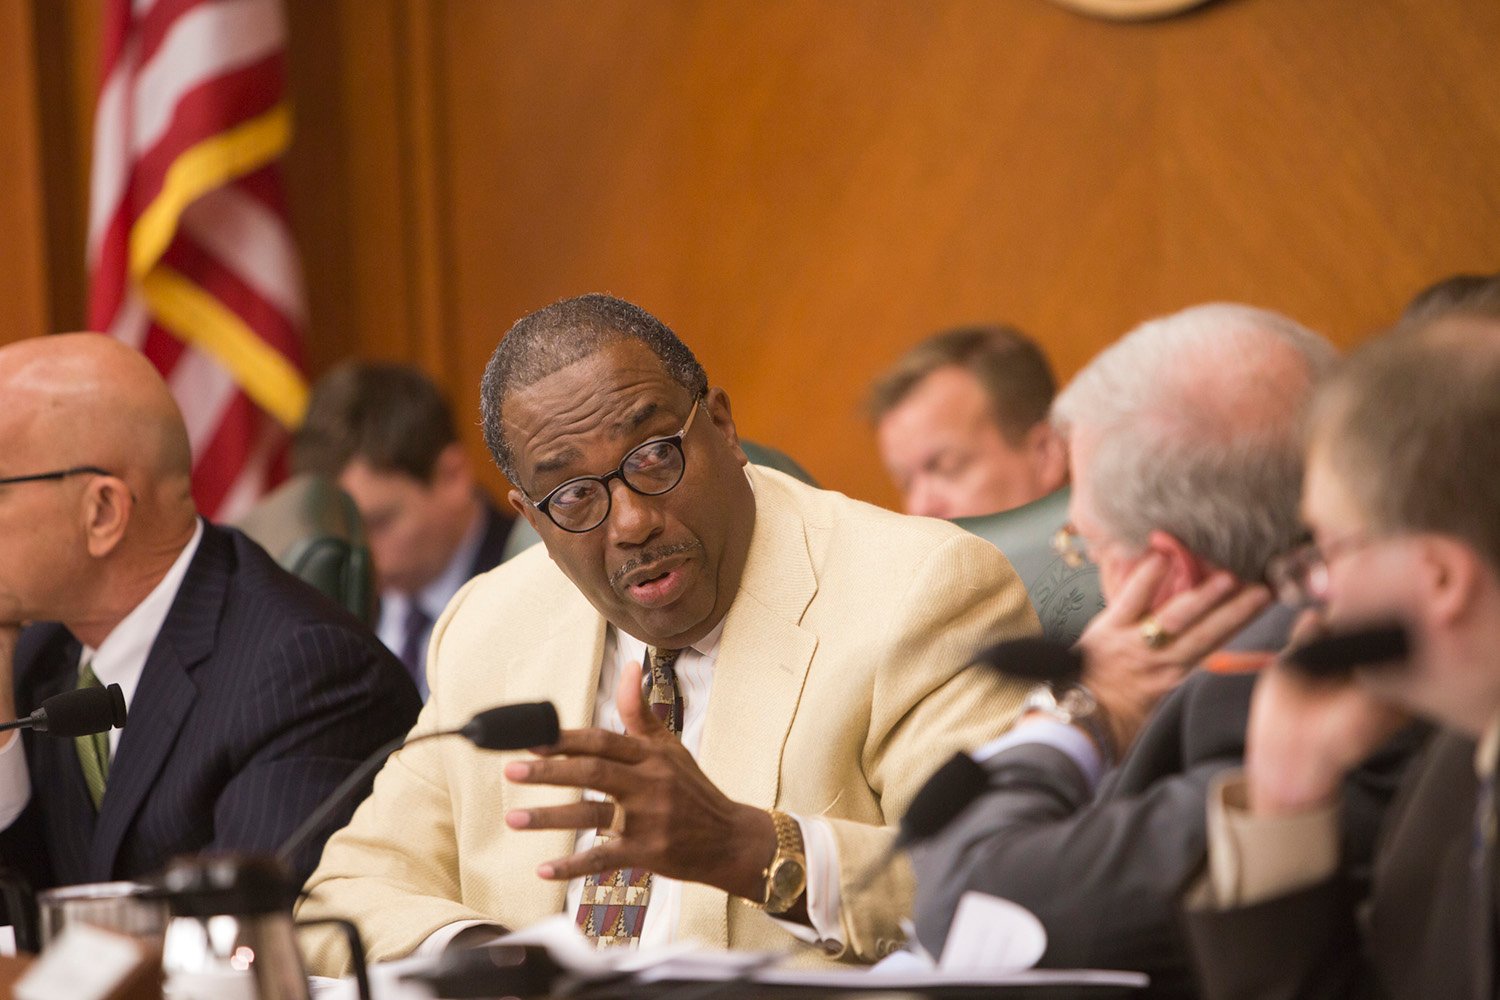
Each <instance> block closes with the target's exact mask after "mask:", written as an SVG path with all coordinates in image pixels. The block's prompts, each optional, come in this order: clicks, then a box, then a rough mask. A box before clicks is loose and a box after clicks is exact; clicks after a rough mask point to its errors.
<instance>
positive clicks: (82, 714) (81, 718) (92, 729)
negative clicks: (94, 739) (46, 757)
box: [33, 684, 125, 737]
mask: <svg viewBox="0 0 1500 1000" xmlns="http://www.w3.org/2000/svg"><path fill="white" fill-rule="evenodd" d="M117 710H118V711H117ZM37 716H40V718H38V719H37V724H36V727H35V728H36V731H37V732H39V733H46V734H47V735H48V736H57V737H69V736H92V735H93V734H95V733H103V732H108V731H109V729H110V728H111V727H113V726H115V725H116V721H115V720H116V718H118V719H119V720H120V723H121V724H123V722H124V719H125V697H124V695H123V694H121V693H120V686H119V685H118V684H111V685H110V686H109V687H108V688H102V687H86V688H79V689H78V690H76V691H64V692H63V693H62V694H55V695H53V696H52V697H50V698H48V699H47V700H46V701H44V702H42V705H41V708H40V709H39V710H38V711H37V712H36V713H34V716H33V717H37Z"/></svg>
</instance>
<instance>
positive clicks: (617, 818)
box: [604, 802, 625, 837]
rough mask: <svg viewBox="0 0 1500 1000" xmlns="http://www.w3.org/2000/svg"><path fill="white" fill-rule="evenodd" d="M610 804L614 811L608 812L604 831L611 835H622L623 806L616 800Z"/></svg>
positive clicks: (623, 822) (623, 826)
mask: <svg viewBox="0 0 1500 1000" xmlns="http://www.w3.org/2000/svg"><path fill="white" fill-rule="evenodd" d="M610 804H611V805H613V806H614V811H613V812H611V813H610V814H609V826H607V827H605V828H604V832H605V833H607V834H609V835H610V836H611V837H619V836H623V835H624V833H625V807H624V806H622V805H620V803H618V802H612V803H610Z"/></svg>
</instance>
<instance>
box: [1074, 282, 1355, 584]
mask: <svg viewBox="0 0 1500 1000" xmlns="http://www.w3.org/2000/svg"><path fill="white" fill-rule="evenodd" d="M1336 362H1337V354H1336V352H1335V351H1334V349H1333V346H1332V345H1331V344H1329V343H1328V341H1326V340H1324V339H1323V338H1322V337H1319V336H1318V335H1317V334H1315V333H1312V332H1311V331H1309V330H1307V329H1305V328H1304V327H1302V326H1300V325H1298V324H1297V323H1295V322H1293V321H1292V320H1290V319H1288V318H1287V317H1285V316H1282V315H1280V314H1278V313H1273V312H1269V311H1267V310H1263V309H1254V308H1251V307H1249V306H1243V305H1234V304H1227V303H1214V304H1210V305H1202V306H1195V307H1193V308H1190V309H1185V310H1183V311H1181V312H1178V313H1174V314H1173V315H1170V316H1165V317H1162V318H1160V319H1155V320H1151V321H1150V322H1147V323H1144V324H1142V325H1141V326H1139V327H1137V328H1136V329H1134V330H1132V331H1131V332H1130V333H1128V334H1126V335H1125V336H1124V337H1123V338H1121V339H1120V340H1119V341H1117V342H1116V343H1114V344H1113V345H1111V346H1110V347H1108V348H1106V349H1105V350H1104V352H1103V353H1101V354H1100V355H1099V356H1098V357H1096V358H1095V359H1094V360H1093V361H1091V362H1090V363H1089V364H1088V365H1087V366H1086V367H1085V368H1084V369H1083V370H1082V371H1080V372H1079V373H1078V375H1077V376H1076V377H1075V378H1074V379H1073V380H1072V382H1070V383H1069V384H1068V386H1067V387H1066V388H1065V389H1064V390H1063V391H1062V393H1061V394H1060V395H1059V396H1058V398H1057V401H1056V402H1055V403H1054V404H1053V408H1052V419H1053V422H1054V423H1055V424H1056V425H1057V426H1058V427H1059V429H1060V430H1061V431H1062V432H1063V433H1064V434H1068V435H1070V436H1071V435H1073V434H1076V433H1077V432H1078V431H1079V430H1080V429H1086V430H1087V431H1088V432H1089V433H1090V434H1091V435H1094V436H1096V437H1097V440H1098V445H1097V447H1096V449H1095V452H1094V455H1093V462H1092V465H1091V467H1090V469H1089V476H1090V480H1091V485H1092V490H1091V492H1092V495H1093V497H1094V503H1095V507H1096V509H1095V510H1094V511H1093V514H1094V515H1095V516H1096V517H1097V518H1098V519H1099V521H1100V522H1101V524H1102V526H1103V527H1104V529H1105V530H1106V531H1108V532H1109V533H1110V535H1111V536H1112V537H1114V538H1116V539H1118V540H1120V541H1122V542H1125V543H1127V544H1131V545H1138V546H1139V545H1144V544H1145V543H1146V540H1147V537H1148V536H1149V535H1150V533H1151V532H1152V531H1156V530H1161V531H1165V532H1167V533H1169V534H1171V535H1172V536H1173V537H1175V538H1177V539H1178V540H1179V541H1181V542H1182V543H1183V544H1184V545H1186V546H1187V547H1188V548H1189V549H1191V550H1192V551H1193V552H1194V553H1196V554H1197V555H1199V556H1201V557H1203V558H1204V559H1206V560H1208V561H1209V562H1211V563H1213V564H1214V565H1216V566H1220V567H1223V568H1224V569H1227V570H1229V571H1230V572H1231V573H1233V574H1235V575H1236V576H1238V577H1239V578H1240V579H1242V580H1256V579H1260V578H1261V577H1262V576H1263V575H1264V573H1265V568H1266V564H1267V563H1268V562H1269V561H1270V560H1271V559H1272V557H1274V556H1275V555H1277V554H1278V553H1279V552H1282V551H1285V550H1286V549H1287V548H1288V547H1289V546H1290V545H1291V544H1292V543H1293V542H1294V541H1295V540H1296V538H1297V537H1298V535H1299V534H1300V532H1301V527H1300V523H1299V520H1298V516H1297V501H1298V496H1299V494H1300V492H1301V488H1302V420H1303V417H1304V414H1305V411H1306V408H1307V404H1308V402H1309V400H1310V399H1311V396H1312V390H1313V387H1314V386H1315V385H1316V384H1317V383H1318V381H1320V380H1321V379H1322V377H1323V376H1324V375H1326V374H1327V373H1328V372H1329V371H1330V370H1331V369H1332V368H1333V366H1334V364H1335V363H1336Z"/></svg>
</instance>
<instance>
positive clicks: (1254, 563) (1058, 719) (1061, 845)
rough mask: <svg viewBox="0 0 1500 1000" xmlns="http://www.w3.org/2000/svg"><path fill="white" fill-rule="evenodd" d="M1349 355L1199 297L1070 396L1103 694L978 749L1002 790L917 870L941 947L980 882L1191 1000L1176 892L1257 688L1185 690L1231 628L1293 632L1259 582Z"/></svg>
mask: <svg viewBox="0 0 1500 1000" xmlns="http://www.w3.org/2000/svg"><path fill="white" fill-rule="evenodd" d="M1333 360H1334V352H1333V350H1332V348H1331V347H1330V346H1329V345H1328V344H1327V342H1326V341H1324V340H1322V339H1321V338H1319V337H1317V336H1315V335H1313V334H1311V333H1309V332H1308V331H1306V330H1304V329H1303V328H1301V327H1300V326H1298V325H1297V324H1295V323H1293V322H1292V321H1290V320H1288V319H1286V318H1285V317H1282V316H1278V315H1276V314H1274V313H1268V312H1263V311H1260V310H1255V309H1250V308H1247V307H1244V306H1231V305H1209V306H1200V307H1197V308H1193V309H1188V310H1186V311H1184V312H1180V313H1177V314H1175V315H1172V316H1168V317H1166V318H1163V319H1159V320H1155V321H1153V322H1150V323H1147V324H1145V325H1144V326H1142V327H1140V328H1138V329H1136V330H1135V331H1133V332H1131V333H1130V334H1129V335H1127V336H1126V337H1125V338H1123V339H1122V340H1120V341H1119V342H1118V343H1116V344H1115V345H1113V346H1112V347H1110V348H1109V349H1108V350H1106V351H1105V352H1104V353H1102V354H1101V355H1100V356H1099V357H1097V358H1096V359H1094V361H1093V362H1091V363H1090V364H1089V365H1088V366H1087V367H1086V368H1085V369H1084V370H1083V371H1082V372H1080V373H1079V374H1078V376H1077V377H1076V378H1075V379H1074V380H1073V382H1072V384H1070V385H1069V386H1068V387H1067V388H1066V389H1065V390H1064V392H1063V393H1062V394H1061V396H1059V398H1058V400H1057V402H1056V404H1055V406H1054V410H1053V414H1054V420H1055V421H1056V422H1057V423H1058V424H1059V425H1061V426H1062V427H1063V429H1064V430H1065V432H1066V433H1067V434H1068V437H1069V446H1070V453H1071V462H1072V475H1073V483H1074V487H1073V496H1072V501H1071V507H1070V513H1071V516H1072V518H1073V522H1072V524H1071V525H1069V527H1068V528H1067V529H1065V531H1064V534H1063V536H1062V537H1061V539H1060V540H1061V541H1062V543H1063V544H1064V546H1065V547H1067V548H1069V549H1070V550H1071V551H1072V552H1073V553H1074V554H1075V555H1076V556H1077V557H1079V558H1084V557H1086V558H1089V559H1091V560H1093V561H1094V562H1095V563H1097V564H1098V566H1099V571H1100V581H1101V584H1102V586H1103V590H1104V594H1105V599H1106V602H1107V607H1106V608H1105V610H1104V611H1103V612H1102V613H1101V614H1100V615H1099V616H1098V617H1097V618H1095V619H1094V621H1093V623H1091V624H1090V626H1089V629H1088V630H1087V631H1086V632H1085V633H1084V636H1083V638H1082V639H1081V640H1080V645H1081V646H1082V647H1083V648H1084V650H1085V652H1086V654H1087V668H1086V671H1085V676H1084V681H1085V684H1086V686H1087V692H1088V694H1089V695H1091V697H1090V698H1087V699H1082V698H1080V696H1078V695H1073V696H1072V697H1066V698H1064V704H1065V705H1068V706H1069V707H1070V708H1071V712H1064V711H1060V710H1058V709H1057V708H1056V707H1055V706H1053V705H1049V704H1047V699H1046V698H1045V697H1042V698H1039V699H1038V702H1039V703H1038V704H1037V705H1036V706H1035V710H1033V711H1032V712H1031V713H1030V714H1028V715H1027V716H1026V717H1025V718H1024V719H1023V721H1022V723H1021V724H1020V725H1019V726H1018V727H1017V729H1016V730H1015V731H1014V732H1013V733H1011V734H1008V735H1007V736H1005V737H1002V738H1001V739H1000V740H998V741H996V742H995V743H994V744H991V746H990V747H988V748H985V749H984V750H982V751H980V753H979V755H978V756H980V757H981V759H983V760H984V762H985V766H986V768H987V769H988V770H989V772H990V789H989V791H988V793H987V794H986V796H985V797H984V798H982V799H981V800H980V802H979V803H978V804H977V805H976V806H974V807H973V808H971V809H970V810H969V811H968V812H966V813H965V814H964V815H963V816H961V817H960V819H959V821H958V823H957V824H955V826H954V827H953V828H952V829H951V830H949V831H948V832H947V833H945V834H944V835H943V836H942V837H940V838H939V839H938V840H936V841H935V842H934V843H933V844H932V845H930V846H929V847H927V848H926V849H924V850H922V851H920V852H919V854H918V856H917V857H916V859H915V865H916V871H917V877H918V895H917V900H916V915H917V930H918V934H919V936H920V938H921V940H922V943H923V944H924V945H926V946H927V947H928V948H929V950H934V951H935V950H936V949H937V948H939V947H941V946H942V944H943V943H944V941H945V939H946V936H947V933H948V927H949V922H950V920H951V919H952V915H953V912H954V908H955V905H956V902H957V899H958V897H959V896H960V895H961V894H962V893H963V892H964V891H967V890H970V889H974V890H979V891H981V892H985V893H989V894H992V895H997V896H1003V897H1005V898H1008V899H1011V900H1013V901H1015V902H1018V903H1020V904H1021V905H1023V906H1025V907H1027V908H1028V909H1030V910H1032V911H1033V912H1034V913H1036V914H1037V915H1038V916H1039V917H1040V918H1041V920H1042V922H1043V924H1044V925H1045V927H1046V929H1047V935H1048V943H1047V951H1046V954H1045V955H1044V956H1043V959H1042V964H1043V965H1052V966H1096V967H1097V966H1104V967H1115V968H1130V969H1137V970H1141V971H1144V972H1147V973H1148V974H1149V975H1150V976H1151V979H1152V993H1153V994H1154V995H1157V996H1174V995H1177V996H1180V995H1188V996H1191V995H1192V993H1193V986H1192V981H1191V976H1190V972H1189V963H1188V955H1187V948H1186V945H1185V942H1184V941H1183V940H1182V938H1181V932H1180V930H1179V928H1178V920H1177V909H1178V896H1179V893H1180V891H1181V889H1182V886H1183V885H1184V883H1185V882H1186V881H1187V880H1188V879H1189V878H1190V877H1191V876H1192V875H1193V874H1194V873H1195V871H1196V870H1197V869H1198V867H1199V865H1200V864H1201V862H1202V857H1203V852H1204V837H1205V834H1204V825H1205V824H1204V801H1205V799H1206V795H1207V790H1208V787H1209V784H1210V782H1211V781H1212V779H1213V777H1214V776H1215V775H1216V774H1218V773H1220V772H1221V771H1222V770H1224V769H1225V768H1227V767H1230V766H1232V765H1234V764H1236V763H1237V762H1238V761H1239V759H1240V757H1241V754H1242V749H1243V742H1244V728H1245V719H1246V716H1247V712H1248V707H1249V695H1250V688H1251V678H1250V676H1248V675H1241V676H1221V675H1218V674H1213V673H1208V672H1205V671H1196V672H1194V673H1193V674H1192V675H1191V676H1190V677H1189V678H1188V680H1187V681H1186V682H1185V683H1181V684H1179V681H1181V680H1182V677H1183V676H1184V673H1185V671H1186V670H1187V669H1188V668H1189V667H1191V666H1192V665H1194V664H1196V663H1197V662H1198V661H1200V660H1201V659H1202V658H1203V657H1204V656H1205V655H1207V654H1208V653H1209V652H1211V651H1213V650H1215V649H1218V648H1219V647H1221V646H1223V645H1224V644H1225V642H1226V640H1231V637H1232V641H1230V642H1229V647H1230V648H1233V649H1237V650H1241V651H1257V650H1259V651H1263V650H1274V649H1277V648H1279V647H1280V646H1281V645H1282V644H1283V642H1284V640H1285V637H1286V633H1287V629H1288V627H1289V619H1290V613H1289V612H1288V611H1287V610H1286V609H1284V608H1281V607H1279V606H1272V605H1271V603H1270V594H1269V593H1268V592H1267V590H1266V588H1265V587H1263V586H1260V585H1259V584H1258V583H1257V582H1256V581H1258V580H1259V579H1261V577H1262V576H1263V574H1264V571H1265V567H1266V564H1267V563H1268V562H1269V561H1270V560H1271V558H1272V557H1273V556H1275V555H1277V554H1278V553H1280V552H1282V551H1284V550H1285V549H1287V548H1288V547H1289V546H1290V545H1291V544H1292V543H1293V541H1294V539H1295V538H1296V536H1297V532H1298V524H1297V496H1298V489H1299V484H1300V481H1301V463H1300V458H1299V455H1300V430H1301V412H1302V410H1303V407H1304V404H1305V403H1306V401H1307V400H1308V398H1309V397H1310V395H1311V392H1312V389H1313V386H1314V384H1315V383H1316V382H1317V381H1318V379H1319V377H1320V376H1321V375H1322V374H1323V373H1324V371H1325V370H1326V369H1328V368H1329V367H1330V366H1331V364H1332V363H1333ZM1089 702H1092V703H1093V704H1095V705H1097V708H1096V709H1094V710H1093V711H1092V712H1090V711H1089V710H1088V703H1089ZM1158 702H1160V705H1159V706H1158ZM1114 760H1119V765H1118V766H1117V767H1114V768H1111V766H1110V765H1111V763H1112V761H1114ZM1106 774H1107V776H1106Z"/></svg>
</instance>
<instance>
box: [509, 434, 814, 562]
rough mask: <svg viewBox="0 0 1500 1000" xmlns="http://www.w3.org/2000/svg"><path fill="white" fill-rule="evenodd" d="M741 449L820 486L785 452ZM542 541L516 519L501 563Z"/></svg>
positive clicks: (522, 520)
mask: <svg viewBox="0 0 1500 1000" xmlns="http://www.w3.org/2000/svg"><path fill="white" fill-rule="evenodd" d="M740 447H741V448H743V449H745V455H746V456H747V457H748V458H749V459H750V461H752V462H754V463H755V464H756V465H765V466H769V467H770V468H772V469H775V470H776V471H778V472H785V473H786V474H787V475H789V476H791V477H792V478H794V479H800V480H802V481H803V482H804V483H806V484H807V485H809V486H816V485H818V481H817V480H816V479H814V478H813V477H812V475H811V474H810V473H809V472H808V471H807V470H806V469H804V468H803V467H802V466H800V465H798V464H797V463H796V462H795V461H793V460H792V458H791V456H790V455H788V454H786V453H785V452H783V451H778V450H777V449H775V448H769V447H767V446H766V445H763V444H756V443H755V442H753V441H741V442H740ZM541 540H542V536H541V535H538V534H537V533H536V530H535V529H534V528H532V526H531V525H530V524H529V523H527V521H526V519H525V518H524V517H518V518H516V523H515V525H514V526H513V527H512V528H511V529H510V536H509V537H508V538H506V540H505V556H504V558H502V559H501V560H500V561H501V562H505V560H506V559H510V558H511V557H513V556H517V555H520V554H521V553H522V552H525V551H526V550H527V549H529V548H531V547H532V546H533V545H535V544H536V543H537V542H540V541H541Z"/></svg>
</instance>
